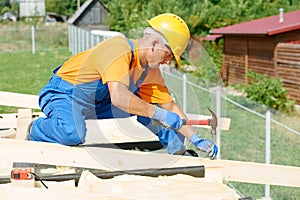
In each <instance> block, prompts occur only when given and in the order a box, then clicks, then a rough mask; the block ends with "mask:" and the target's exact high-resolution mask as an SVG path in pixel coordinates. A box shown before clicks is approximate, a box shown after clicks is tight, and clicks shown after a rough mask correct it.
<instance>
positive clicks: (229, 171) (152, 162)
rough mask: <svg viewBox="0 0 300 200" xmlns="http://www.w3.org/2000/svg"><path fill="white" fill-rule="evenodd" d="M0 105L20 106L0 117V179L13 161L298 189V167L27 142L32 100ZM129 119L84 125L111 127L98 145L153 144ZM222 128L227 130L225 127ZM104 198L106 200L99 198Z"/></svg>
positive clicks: (2, 99)
mask: <svg viewBox="0 0 300 200" xmlns="http://www.w3.org/2000/svg"><path fill="white" fill-rule="evenodd" d="M0 105H7V106H15V107H19V111H18V114H1V115H0V151H1V152H6V153H5V154H4V153H2V154H0V161H1V165H0V177H1V176H9V174H10V171H11V169H12V163H14V162H26V163H35V164H41V165H54V166H63V167H73V168H74V167H75V168H82V169H97V170H105V171H120V170H136V169H138V170H140V169H154V168H174V167H188V166H204V167H205V178H204V179H203V180H205V181H208V182H214V183H216V184H226V183H227V182H228V181H234V182H245V183H255V184H269V185H278V186H288V187H300V182H299V180H298V178H299V177H300V167H293V166H283V165H274V164H262V163H254V162H241V161H232V160H210V159H207V158H199V157H191V156H178V155H168V154H161V153H155V152H141V151H132V150H123V149H116V148H103V147H97V146H88V145H87V146H76V147H70V146H64V145H60V144H53V143H44V142H34V141H27V140H24V138H25V136H24V134H25V132H26V129H27V126H28V124H29V123H30V122H31V120H32V119H33V118H34V117H37V116H42V115H43V114H42V113H39V112H32V109H38V105H37V96H34V95H26V94H16V93H10V92H0ZM16 115H17V118H16ZM193 117H195V116H193ZM198 117H199V116H198ZM200 117H203V116H200ZM206 117H207V116H206ZM4 120H6V121H4ZM124 120H125V119H124ZM128 120H129V121H130V123H133V122H134V121H135V120H134V119H133V118H129V119H126V120H125V121H122V120H121V121H120V120H117V121H113V120H107V121H105V120H103V121H104V122H100V120H94V121H90V122H88V123H87V127H88V131H90V132H94V131H95V130H97V128H99V127H101V126H102V124H101V123H107V124H109V127H113V128H111V129H110V130H108V129H101V131H100V132H99V133H100V134H99V135H101V136H100V137H98V138H97V141H102V140H103V141H104V143H122V142H139V141H141V142H145V141H146V142H147V141H157V139H156V137H153V135H151V134H152V133H151V132H147V131H146V130H147V129H145V128H144V127H142V126H139V125H138V124H134V123H133V125H132V126H131V128H129V129H126V130H125V129H124V127H128V122H129V121H128ZM223 120H225V121H226V120H228V119H226V118H225V119H223ZM101 121H102V120H101ZM227 122H228V121H227ZM99 123H100V124H99ZM229 123H230V120H229ZM107 124H106V125H107ZM126 124H127V126H126ZM5 126H9V127H7V128H9V129H6V130H3V128H4V127H5ZM120 127H121V128H120ZM223 128H224V127H223ZM226 128H229V126H227V127H226ZM226 128H224V129H226ZM124 130H125V132H124ZM108 131H109V132H108ZM130 131H134V133H135V135H129V134H128V133H129V132H130ZM107 132H108V133H110V134H107ZM124 133H125V134H124ZM94 139H95V138H90V141H93V140H94ZM23 152H28V153H26V156H20V155H22V153H23ZM0 187H1V184H0ZM18 190H20V191H23V192H24V193H26V191H27V190H25V189H18ZM0 191H1V192H0V197H9V198H13V197H15V196H13V195H14V194H12V193H9V192H11V191H14V189H11V188H8V189H7V190H1V189H0ZM44 191H45V190H44ZM57 192H58V193H60V192H59V190H57ZM26 194H28V195H29V194H32V195H29V196H28V199H32V198H33V199H35V198H36V197H35V195H40V194H43V191H40V190H30V191H28V193H26ZM45 194H49V198H50V196H51V195H52V196H51V197H57V196H55V195H56V193H55V192H49V191H48V192H47V193H45ZM66 195H67V197H68V198H70V199H80V197H83V196H85V197H90V198H92V199H93V198H95V199H96V198H97V195H95V193H84V192H80V191H77V190H76V191H75V190H74V191H73V192H71V191H68V192H66ZM29 197H30V198H29ZM103 199H106V198H104V197H103ZM108 199H118V198H108Z"/></svg>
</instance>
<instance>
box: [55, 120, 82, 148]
mask: <svg viewBox="0 0 300 200" xmlns="http://www.w3.org/2000/svg"><path fill="white" fill-rule="evenodd" d="M58 130H59V137H58V138H57V139H58V140H59V143H61V144H63V145H68V146H74V145H79V144H82V143H84V142H85V136H86V127H85V126H79V125H78V124H74V125H72V127H70V125H67V126H66V125H63V126H60V127H58Z"/></svg>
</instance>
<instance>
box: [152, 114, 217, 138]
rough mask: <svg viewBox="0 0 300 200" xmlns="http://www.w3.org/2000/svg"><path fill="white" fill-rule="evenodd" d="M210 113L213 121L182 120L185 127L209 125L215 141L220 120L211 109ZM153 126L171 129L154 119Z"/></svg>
mask: <svg viewBox="0 0 300 200" xmlns="http://www.w3.org/2000/svg"><path fill="white" fill-rule="evenodd" d="M208 110H209V112H210V113H211V119H201V120H189V119H182V121H183V125H207V126H210V127H211V131H210V133H211V135H212V139H213V140H214V136H215V135H216V132H217V126H218V119H217V116H216V114H215V113H214V112H213V111H212V110H211V109H209V108H208ZM152 125H153V126H158V125H161V126H163V127H164V128H166V129H170V127H169V126H168V125H166V124H165V123H163V122H160V121H158V120H154V119H152Z"/></svg>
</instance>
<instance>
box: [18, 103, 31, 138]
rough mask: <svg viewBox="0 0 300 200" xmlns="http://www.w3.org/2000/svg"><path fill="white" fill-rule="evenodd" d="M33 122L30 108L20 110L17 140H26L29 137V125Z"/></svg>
mask: <svg viewBox="0 0 300 200" xmlns="http://www.w3.org/2000/svg"><path fill="white" fill-rule="evenodd" d="M31 122H32V110H31V109H30V108H20V109H19V110H18V118H17V135H16V139H17V140H24V139H25V138H26V136H27V129H28V125H29V124H30V123H31Z"/></svg>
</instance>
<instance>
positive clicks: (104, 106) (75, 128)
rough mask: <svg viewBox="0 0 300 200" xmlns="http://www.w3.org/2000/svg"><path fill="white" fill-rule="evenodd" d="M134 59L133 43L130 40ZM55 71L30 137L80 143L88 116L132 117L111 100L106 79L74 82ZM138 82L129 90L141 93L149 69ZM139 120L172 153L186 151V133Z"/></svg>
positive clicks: (41, 98)
mask: <svg viewBox="0 0 300 200" xmlns="http://www.w3.org/2000/svg"><path fill="white" fill-rule="evenodd" d="M128 42H129V44H130V46H131V50H132V59H133V56H134V54H133V49H134V48H133V43H132V41H130V40H128ZM59 68H60V67H58V68H56V69H55V70H54V71H53V73H54V74H53V76H52V77H51V79H50V81H49V83H48V84H47V85H46V86H45V87H44V88H43V89H42V90H41V91H40V96H39V105H40V107H41V110H42V111H43V112H44V114H45V115H46V118H42V117H40V118H38V119H37V120H35V121H34V123H33V125H32V129H31V133H30V138H29V139H30V140H33V141H44V142H52V143H59V144H63V145H69V146H72V145H79V144H82V143H84V142H85V136H86V124H85V120H87V119H109V118H124V117H130V116H132V115H131V114H129V113H127V112H124V111H122V110H121V109H119V108H117V107H116V106H114V105H113V104H112V103H111V99H110V94H109V90H108V86H107V84H103V83H102V80H101V79H100V80H97V81H93V82H90V83H83V84H78V85H73V84H70V83H68V82H66V81H64V80H63V79H61V78H60V77H59V76H57V75H56V72H57V71H58V70H59ZM144 72H145V73H143V74H142V75H141V77H140V79H139V80H138V81H137V82H136V83H135V84H134V83H133V81H132V79H131V81H130V86H129V90H130V91H131V92H133V93H134V94H136V95H137V96H139V95H138V94H137V93H138V90H139V88H138V86H139V85H140V84H141V83H142V81H143V79H144V78H145V76H146V73H147V69H146V70H145V71H144ZM137 121H138V122H140V123H141V124H143V125H144V126H146V127H147V128H148V129H150V130H151V131H152V132H153V133H154V134H155V135H157V136H158V137H159V140H160V142H161V143H162V145H163V146H164V148H166V150H167V152H168V153H169V154H175V153H176V152H179V151H182V149H184V147H183V141H184V136H183V135H182V134H180V133H176V132H175V131H173V130H166V129H163V128H162V127H161V126H152V123H151V119H150V118H148V117H143V116H137Z"/></svg>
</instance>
